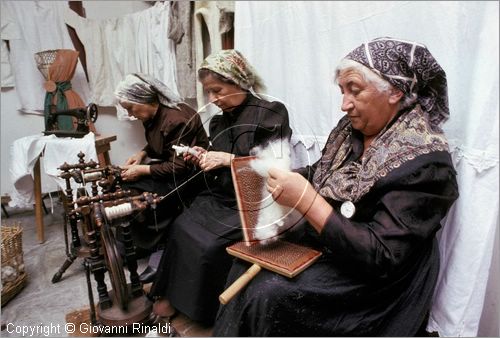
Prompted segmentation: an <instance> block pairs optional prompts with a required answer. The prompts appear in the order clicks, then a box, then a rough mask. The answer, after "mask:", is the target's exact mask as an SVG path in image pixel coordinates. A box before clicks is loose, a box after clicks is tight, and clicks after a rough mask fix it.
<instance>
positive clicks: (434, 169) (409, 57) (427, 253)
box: [214, 38, 458, 337]
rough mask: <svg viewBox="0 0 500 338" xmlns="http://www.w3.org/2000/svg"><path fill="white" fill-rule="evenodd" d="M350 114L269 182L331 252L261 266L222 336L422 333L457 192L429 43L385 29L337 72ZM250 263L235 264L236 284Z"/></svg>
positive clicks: (439, 72)
mask: <svg viewBox="0 0 500 338" xmlns="http://www.w3.org/2000/svg"><path fill="white" fill-rule="evenodd" d="M335 75H336V81H337V83H338V85H339V88H340V91H341V93H342V102H341V109H342V111H344V112H345V113H346V115H345V116H344V117H343V118H342V119H341V120H340V121H339V123H338V125H337V126H336V127H335V128H334V129H333V131H332V132H331V134H330V136H329V138H328V141H327V143H326V145H325V148H324V149H323V153H322V156H321V158H320V159H319V160H318V161H317V162H316V163H315V164H314V165H313V166H311V167H308V168H303V169H302V170H297V172H285V171H282V170H278V169H271V170H269V179H268V180H267V188H268V190H269V192H271V193H272V195H273V198H274V199H275V200H276V201H277V202H278V203H280V204H281V205H286V206H289V207H294V208H295V209H296V210H298V211H299V212H300V213H301V214H302V215H304V218H305V219H306V220H307V221H308V222H307V224H306V227H305V233H304V234H303V236H302V237H300V238H299V239H297V238H295V240H297V241H299V242H300V243H302V244H308V245H310V246H313V247H315V248H316V249H318V250H321V251H322V253H323V255H322V256H321V257H320V259H319V260H318V261H316V262H315V263H314V264H313V265H311V266H310V267H309V268H307V269H306V270H304V271H303V272H302V273H301V274H299V275H297V276H295V277H294V278H292V279H288V278H286V277H283V276H281V275H278V274H276V273H274V272H271V271H262V272H260V273H259V274H258V275H257V277H256V278H255V279H254V280H252V281H251V282H250V283H249V284H248V285H247V286H246V287H245V289H244V290H243V291H242V292H241V293H240V294H239V295H237V296H236V298H234V299H233V300H231V302H230V303H228V304H227V305H224V306H221V309H220V311H219V313H218V316H217V321H216V324H215V327H214V336H309V337H311V336H401V337H408V336H415V335H417V334H420V335H421V334H422V331H419V329H420V328H421V327H425V323H426V315H427V314H428V312H429V310H430V306H431V302H432V295H433V291H434V287H435V284H436V280H437V277H438V273H439V250H438V246H437V241H436V232H437V231H438V230H439V228H440V226H441V225H440V223H441V220H442V219H443V217H445V215H446V214H447V212H448V210H449V208H450V207H451V205H452V204H453V202H454V201H455V200H456V199H457V197H458V189H457V182H456V179H455V176H456V172H455V170H454V168H453V163H452V160H451V156H450V154H449V152H448V143H447V140H446V137H445V135H444V133H443V131H442V130H441V128H440V125H441V124H442V122H443V121H445V120H446V118H447V117H448V115H449V110H448V95H447V86H446V75H445V72H444V71H443V69H442V68H441V67H440V66H439V64H438V63H437V62H436V60H435V59H434V57H433V56H432V54H431V53H430V52H429V50H428V49H427V48H426V47H425V46H424V45H422V44H419V43H416V42H410V41H403V40H398V39H392V38H379V39H375V40H373V41H370V42H367V43H364V44H362V45H361V46H359V47H358V48H356V49H355V50H354V51H352V52H351V53H349V54H348V55H347V56H346V57H345V59H343V60H342V61H341V63H340V65H339V66H338V67H337V71H336V74H335ZM247 268H248V264H246V263H244V262H241V261H237V262H235V264H234V265H233V268H232V270H231V272H230V275H229V278H228V282H229V283H230V282H232V281H233V280H235V279H236V278H238V277H239V276H241V275H242V274H243V273H244V272H245V270H246V269H247Z"/></svg>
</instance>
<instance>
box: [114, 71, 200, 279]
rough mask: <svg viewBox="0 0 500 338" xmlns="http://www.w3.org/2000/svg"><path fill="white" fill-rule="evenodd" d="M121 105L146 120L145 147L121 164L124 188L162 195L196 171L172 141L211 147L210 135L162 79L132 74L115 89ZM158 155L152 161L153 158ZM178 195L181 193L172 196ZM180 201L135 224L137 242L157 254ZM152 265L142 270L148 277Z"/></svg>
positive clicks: (164, 202)
mask: <svg viewBox="0 0 500 338" xmlns="http://www.w3.org/2000/svg"><path fill="white" fill-rule="evenodd" d="M115 96H116V98H117V99H118V101H119V104H120V105H121V106H122V107H123V108H125V109H126V110H127V111H128V114H129V115H130V116H132V117H135V118H137V119H139V120H141V121H142V123H143V126H144V131H145V137H146V142H147V144H146V146H145V147H144V148H143V149H142V150H140V151H139V152H138V153H136V154H134V155H132V156H131V157H130V158H128V159H127V161H126V163H125V165H123V166H122V169H123V171H122V174H121V175H122V178H123V180H124V181H125V184H124V185H123V188H125V189H134V190H136V191H138V192H143V191H149V192H154V193H157V194H158V195H160V196H163V195H165V194H167V193H169V192H170V191H172V190H173V189H175V188H176V186H178V185H179V184H180V183H181V182H182V181H183V180H184V179H186V177H187V176H188V175H189V174H190V173H191V171H192V170H193V169H194V168H193V166H192V165H191V166H190V165H189V163H186V162H185V161H184V160H183V158H182V157H181V156H176V152H175V150H174V149H172V145H176V146H179V145H180V144H183V145H187V146H191V147H194V146H201V147H206V146H208V137H207V134H206V132H205V129H204V128H203V125H202V123H201V119H200V116H199V115H198V114H197V112H196V111H195V110H194V109H192V108H191V107H189V106H188V105H187V104H185V103H183V102H181V100H180V98H179V97H178V96H177V95H176V94H175V93H173V92H172V91H171V90H170V89H169V88H168V87H167V86H166V85H165V84H163V83H162V82H161V81H159V80H157V79H154V78H152V77H150V76H148V75H145V74H129V75H127V76H126V77H125V79H124V80H123V81H121V82H120V83H119V84H118V86H117V87H116V89H115ZM151 159H153V161H149V160H151ZM173 196H174V197H175V196H177V195H176V194H174V195H173ZM179 207H180V201H176V200H174V199H170V200H164V201H163V202H162V205H161V206H160V207H159V208H157V215H156V216H157V217H153V216H154V215H148V217H147V218H146V219H145V220H144V221H143V222H137V221H136V222H134V223H133V225H132V237H133V239H134V244H135V245H136V246H137V247H138V248H140V249H144V250H146V251H152V252H154V251H155V250H156V248H157V245H158V244H163V242H162V241H161V239H162V236H163V235H164V232H165V229H166V227H167V225H168V223H169V222H170V221H171V220H172V219H173V217H174V216H176V215H177V214H178V210H179ZM150 270H151V268H150V269H149V270H148V271H147V272H146V273H145V274H141V276H140V278H141V281H142V282H148V281H149V282H151V281H152V280H148V279H150V278H149V275H151V271H150Z"/></svg>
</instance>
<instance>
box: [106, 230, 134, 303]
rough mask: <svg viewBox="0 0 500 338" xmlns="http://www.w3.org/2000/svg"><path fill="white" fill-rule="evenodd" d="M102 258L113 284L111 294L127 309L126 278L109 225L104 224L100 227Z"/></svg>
mask: <svg viewBox="0 0 500 338" xmlns="http://www.w3.org/2000/svg"><path fill="white" fill-rule="evenodd" d="M101 238H102V246H103V251H104V259H105V260H106V266H107V268H108V270H109V278H110V280H111V285H113V291H114V292H113V295H114V298H115V300H116V301H117V302H118V304H119V305H120V307H121V308H122V309H124V310H125V309H127V307H128V302H129V296H128V287H127V280H126V279H125V273H124V272H123V261H122V258H121V256H120V253H119V252H118V249H117V247H116V240H115V237H114V235H113V232H112V230H111V229H110V226H109V225H107V224H104V225H103V227H102V228H101Z"/></svg>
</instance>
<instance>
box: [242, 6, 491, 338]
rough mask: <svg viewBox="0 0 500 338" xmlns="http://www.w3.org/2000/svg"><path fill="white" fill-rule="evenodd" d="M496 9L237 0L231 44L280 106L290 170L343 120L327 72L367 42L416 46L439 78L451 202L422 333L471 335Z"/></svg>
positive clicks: (481, 241)
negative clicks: (455, 194)
mask: <svg viewBox="0 0 500 338" xmlns="http://www.w3.org/2000/svg"><path fill="white" fill-rule="evenodd" d="M498 10H499V5H498V2H434V1H433V2H307V3H306V2H299V1H296V2H295V1H276V2H247V1H237V2H236V7H235V18H236V20H235V47H236V49H238V50H240V51H241V52H242V53H243V54H244V55H245V56H247V58H248V59H249V61H250V62H251V63H252V64H253V65H254V66H255V68H256V69H257V70H258V72H259V73H260V75H261V76H262V78H263V79H264V81H265V82H266V84H267V87H268V94H271V95H274V96H275V97H276V98H277V99H279V100H281V101H283V102H284V103H285V104H286V105H287V107H288V111H289V114H290V122H291V127H292V129H293V132H294V135H293V138H292V141H293V142H294V151H295V154H294V157H295V158H294V167H297V166H300V165H303V164H305V163H313V162H314V161H315V160H317V159H318V158H319V156H320V151H321V149H322V148H323V145H324V142H325V138H326V137H327V136H328V134H329V132H330V131H331V129H332V128H333V127H335V125H336V123H337V121H338V120H339V118H340V117H341V116H343V113H342V112H341V111H340V105H341V96H340V92H339V89H338V87H337V86H336V85H335V84H334V83H333V81H332V78H333V72H334V67H335V66H336V64H337V63H338V61H340V59H341V58H342V57H344V56H345V55H346V54H347V53H349V52H350V51H351V50H352V49H354V48H355V47H357V46H359V45H360V44H361V43H362V42H364V41H367V40H371V39H373V38H376V37H382V36H391V37H397V38H402V39H407V40H414V41H418V42H421V43H423V44H425V45H426V46H427V47H428V48H429V50H430V51H431V52H432V54H433V55H434V56H435V58H436V59H437V60H438V62H439V63H440V64H441V66H442V67H443V69H444V70H445V71H446V73H447V78H448V90H449V99H450V111H451V117H450V120H449V121H448V122H447V123H446V124H445V127H444V128H445V131H446V132H447V135H448V138H449V140H450V144H451V146H452V149H453V158H454V160H455V165H456V169H457V171H458V181H459V188H460V191H461V196H460V198H459V200H458V201H457V202H456V204H455V205H454V207H453V208H452V210H451V212H450V214H449V215H448V218H447V220H446V222H443V223H445V224H444V228H443V230H442V233H441V240H440V242H441V265H442V267H443V268H442V270H441V275H440V278H439V280H438V285H437V289H436V294H435V303H434V306H433V309H432V311H431V317H430V321H429V326H428V330H429V331H438V332H439V333H440V334H441V335H443V336H475V335H476V334H477V331H478V325H479V319H480V316H481V313H482V311H483V304H484V297H485V289H486V284H487V281H488V278H489V276H488V273H489V267H490V265H491V257H492V252H493V243H494V237H493V236H494V233H495V232H494V230H495V229H496V228H497V227H498V225H499V221H498V208H499V197H498V185H499V180H498V170H499V168H498V162H499V154H498V142H499V127H498V125H499V118H498V117H499V106H498V95H499V88H498V82H499V75H498V74H499V69H498V68H499V67H498V59H499V55H498V47H499V44H498V39H499V34H498V22H499V21H498V20H499V17H498Z"/></svg>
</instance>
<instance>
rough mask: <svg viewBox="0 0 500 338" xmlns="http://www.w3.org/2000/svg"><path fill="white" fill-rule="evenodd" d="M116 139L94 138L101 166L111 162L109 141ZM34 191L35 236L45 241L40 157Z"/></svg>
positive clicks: (36, 166) (35, 174)
mask: <svg viewBox="0 0 500 338" xmlns="http://www.w3.org/2000/svg"><path fill="white" fill-rule="evenodd" d="M113 141H116V135H112V136H97V137H96V139H95V150H96V152H97V156H98V157H99V165H100V166H101V167H103V166H106V165H109V164H111V161H110V159H109V153H108V151H110V150H111V142H113ZM33 176H34V184H35V187H34V192H35V223H36V237H37V239H38V242H39V243H43V242H44V241H45V229H44V224H43V201H42V179H41V173H40V157H39V158H38V159H37V161H36V163H35V168H34V173H33Z"/></svg>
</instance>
